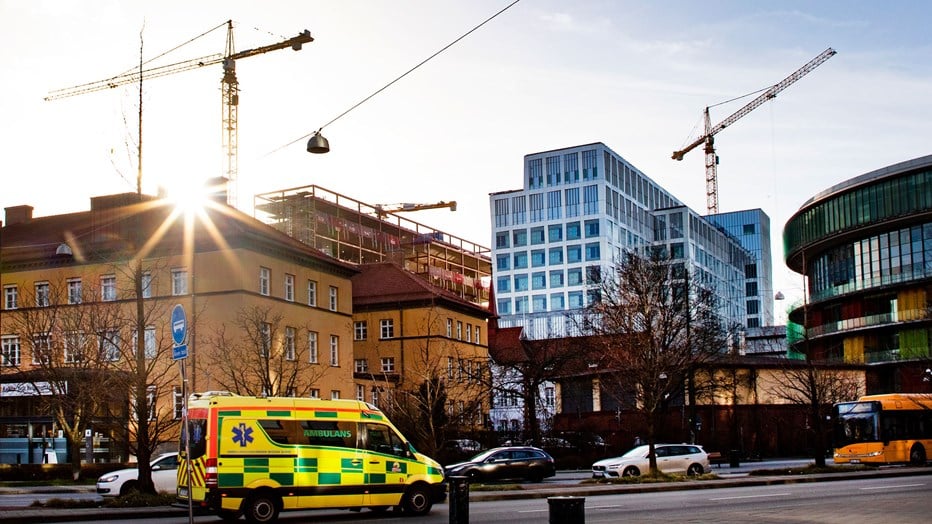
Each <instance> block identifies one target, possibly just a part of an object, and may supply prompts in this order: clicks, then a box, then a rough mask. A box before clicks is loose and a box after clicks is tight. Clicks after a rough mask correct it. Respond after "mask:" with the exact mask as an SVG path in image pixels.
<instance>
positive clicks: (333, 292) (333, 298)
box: [330, 286, 337, 311]
mask: <svg viewBox="0 0 932 524" xmlns="http://www.w3.org/2000/svg"><path fill="white" fill-rule="evenodd" d="M336 310H337V288H336V287H334V286H330V311H336Z"/></svg>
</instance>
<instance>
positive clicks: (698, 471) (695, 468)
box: [686, 464, 705, 477]
mask: <svg viewBox="0 0 932 524" xmlns="http://www.w3.org/2000/svg"><path fill="white" fill-rule="evenodd" d="M703 473H705V468H703V467H702V466H701V465H699V464H690V465H689V467H688V468H687V469H686V476H687V477H698V476H700V475H702V474H703Z"/></svg>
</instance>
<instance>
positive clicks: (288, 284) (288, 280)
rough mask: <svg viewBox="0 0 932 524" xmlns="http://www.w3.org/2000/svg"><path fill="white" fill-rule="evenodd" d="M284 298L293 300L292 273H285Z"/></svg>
mask: <svg viewBox="0 0 932 524" xmlns="http://www.w3.org/2000/svg"><path fill="white" fill-rule="evenodd" d="M285 300H287V301H288V302H294V275H291V274H288V273H285Z"/></svg>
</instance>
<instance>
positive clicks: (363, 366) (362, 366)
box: [353, 358, 369, 373]
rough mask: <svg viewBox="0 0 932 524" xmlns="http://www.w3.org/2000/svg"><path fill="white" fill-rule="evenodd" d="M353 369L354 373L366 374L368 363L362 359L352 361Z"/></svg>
mask: <svg viewBox="0 0 932 524" xmlns="http://www.w3.org/2000/svg"><path fill="white" fill-rule="evenodd" d="M353 369H355V370H356V373H368V372H369V361H368V360H366V359H364V358H357V359H356V360H354V361H353Z"/></svg>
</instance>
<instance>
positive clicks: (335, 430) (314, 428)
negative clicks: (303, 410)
mask: <svg viewBox="0 0 932 524" xmlns="http://www.w3.org/2000/svg"><path fill="white" fill-rule="evenodd" d="M299 439H300V440H299V443H300V444H304V445H310V446H330V447H340V448H350V449H355V448H356V423H355V422H347V421H336V420H328V421H323V420H302V421H301V434H300V437H299Z"/></svg>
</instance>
